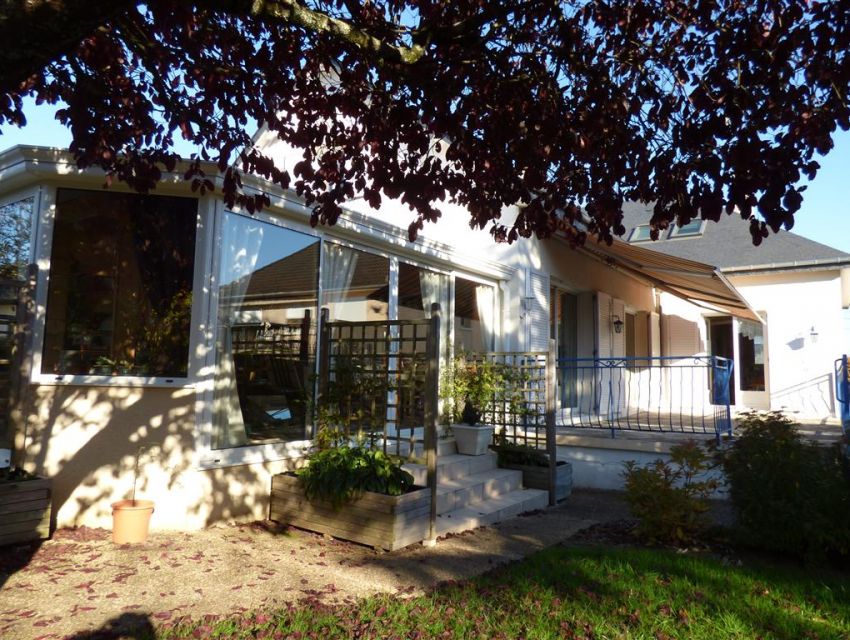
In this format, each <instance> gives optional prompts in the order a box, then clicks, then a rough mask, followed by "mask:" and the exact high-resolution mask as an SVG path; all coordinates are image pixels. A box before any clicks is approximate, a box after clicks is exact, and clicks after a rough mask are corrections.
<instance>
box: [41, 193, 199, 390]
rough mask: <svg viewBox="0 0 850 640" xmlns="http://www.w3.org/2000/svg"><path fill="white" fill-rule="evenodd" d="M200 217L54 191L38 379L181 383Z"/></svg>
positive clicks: (188, 203)
mask: <svg viewBox="0 0 850 640" xmlns="http://www.w3.org/2000/svg"><path fill="white" fill-rule="evenodd" d="M197 208H198V203H197V200H193V199H189V198H171V197H162V196H141V195H138V194H119V193H103V192H97V191H79V190H73V189H60V190H59V191H58V193H57V197H56V219H55V222H54V226H53V251H52V254H51V258H50V260H51V262H50V282H49V285H48V291H47V319H46V327H45V338H44V353H43V356H42V372H43V373H56V374H96V375H126V376H165V377H177V378H183V377H186V375H187V370H188V355H189V324H190V319H191V311H192V276H193V272H194V263H195V228H196V224H197Z"/></svg>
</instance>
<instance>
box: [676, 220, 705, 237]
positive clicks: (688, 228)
mask: <svg viewBox="0 0 850 640" xmlns="http://www.w3.org/2000/svg"><path fill="white" fill-rule="evenodd" d="M704 230H705V220H700V219H699V218H696V219H694V220H691V221H690V222H689V223H688V224H685V225H682V226H681V227H680V226H679V225H674V226H673V228H672V229H670V235H669V236H668V237H669V238H689V237H693V236H701V235H702V233H703V231H704Z"/></svg>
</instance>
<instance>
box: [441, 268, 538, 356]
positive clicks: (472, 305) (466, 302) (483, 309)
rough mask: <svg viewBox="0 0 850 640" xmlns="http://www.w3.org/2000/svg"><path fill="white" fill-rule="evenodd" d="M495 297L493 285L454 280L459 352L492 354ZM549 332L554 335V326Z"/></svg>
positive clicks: (456, 338)
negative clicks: (490, 352)
mask: <svg viewBox="0 0 850 640" xmlns="http://www.w3.org/2000/svg"><path fill="white" fill-rule="evenodd" d="M495 295H496V293H495V289H494V288H493V287H491V286H490V285H486V284H479V283H477V282H472V281H470V280H464V279H463V278H455V343H456V345H457V348H458V349H462V350H464V351H492V350H493V341H494V335H493V333H494V331H493V306H494V304H495ZM553 317H554V316H553ZM550 320H551V319H550ZM551 322H552V323H553V322H554V320H551ZM549 330H550V332H552V331H554V324H552V326H551V327H550V329H549Z"/></svg>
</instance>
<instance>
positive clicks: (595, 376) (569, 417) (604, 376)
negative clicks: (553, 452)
mask: <svg viewBox="0 0 850 640" xmlns="http://www.w3.org/2000/svg"><path fill="white" fill-rule="evenodd" d="M731 382H732V361H731V360H729V359H728V358H721V357H718V356H661V357H640V358H564V359H560V360H559V361H558V398H557V405H556V406H557V412H556V414H557V424H558V426H561V427H572V428H586V429H610V430H611V436H612V437H614V435H615V433H616V431H617V430H625V431H655V432H682V433H711V434H714V435H716V436H717V437H718V438H719V437H720V435H722V434H725V433H728V434H731V433H732V413H731V410H730V407H729V405H730V396H731V394H730V385H731Z"/></svg>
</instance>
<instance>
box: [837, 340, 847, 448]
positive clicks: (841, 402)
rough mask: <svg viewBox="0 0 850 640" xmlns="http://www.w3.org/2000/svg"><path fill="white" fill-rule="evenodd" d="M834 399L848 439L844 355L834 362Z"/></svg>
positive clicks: (845, 363)
mask: <svg viewBox="0 0 850 640" xmlns="http://www.w3.org/2000/svg"><path fill="white" fill-rule="evenodd" d="M835 399H836V400H837V401H838V415H839V417H840V418H841V427H842V429H844V435H845V436H848V437H850V369H848V366H847V356H846V355H844V356H841V357H840V358H839V359H838V360H836V361H835Z"/></svg>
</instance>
